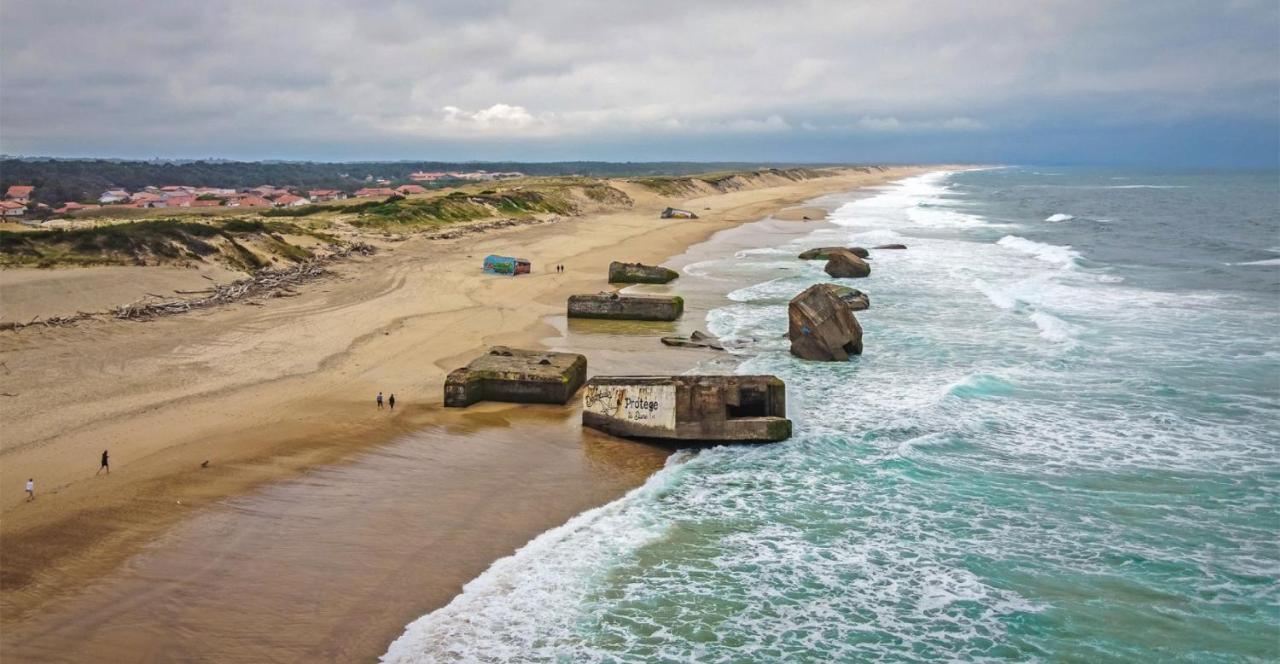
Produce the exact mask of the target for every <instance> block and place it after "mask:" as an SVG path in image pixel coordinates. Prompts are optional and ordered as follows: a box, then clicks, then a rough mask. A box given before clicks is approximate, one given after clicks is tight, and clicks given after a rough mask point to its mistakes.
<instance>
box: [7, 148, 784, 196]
mask: <svg viewBox="0 0 1280 664" xmlns="http://www.w3.org/2000/svg"><path fill="white" fill-rule="evenodd" d="M768 166H778V164H748V163H725V162H721V163H707V162H684V161H669V162H603V161H562V162H543V163H527V162H515V161H506V162H445V161H419V162H404V161H394V162H385V161H383V162H379V161H362V162H284V161H281V162H273V161H182V162H166V161H119V160H111V159H29V158H6V159H3V160H0V191H2V190H4V189H7V188H8V187H9V186H10V185H15V184H21V185H35V187H36V191H35V201H36V202H39V203H46V204H48V205H52V206H57V205H61V204H62V203H65V202H68V201H78V202H94V201H96V200H97V198H98V196H100V195H101V194H102V192H104V191H106V190H108V189H127V190H129V191H136V190H139V189H142V188H143V187H146V186H149V185H154V186H166V185H187V186H193V187H226V188H234V189H244V188H247V187H256V186H259V185H263V184H271V185H276V186H280V187H290V188H296V189H304V190H305V189H338V190H342V191H346V192H348V193H350V192H352V191H355V190H356V189H359V188H360V187H364V186H368V184H369V183H368V182H367V181H366V178H372V179H374V180H377V179H386V180H391V181H393V182H404V181H407V180H408V177H409V174H410V173H413V172H415V171H428V172H430V171H474V170H485V171H490V172H497V171H519V172H521V173H525V174H527V175H583V176H594V177H627V176H643V175H689V174H693V173H704V172H707V171H714V170H748V169H755V168H764V167H768Z"/></svg>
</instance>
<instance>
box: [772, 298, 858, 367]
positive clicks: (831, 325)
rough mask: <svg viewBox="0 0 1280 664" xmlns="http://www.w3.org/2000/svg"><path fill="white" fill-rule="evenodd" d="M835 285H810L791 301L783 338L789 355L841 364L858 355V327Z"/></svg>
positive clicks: (851, 311)
mask: <svg viewBox="0 0 1280 664" xmlns="http://www.w3.org/2000/svg"><path fill="white" fill-rule="evenodd" d="M852 290H853V289H851V288H849V289H845V288H842V287H840V286H837V285H835V284H814V285H812V286H810V287H809V288H807V289H805V291H804V292H803V293H801V294H799V295H797V296H795V297H794V298H792V299H791V304H790V305H789V306H788V307H787V318H788V320H789V325H788V330H787V336H788V337H789V338H790V339H791V354H792V355H795V356H796V357H799V358H802V359H805V360H819V361H823V362H843V361H845V360H848V359H849V356H851V355H861V354H862V326H861V325H858V319H857V318H854V316H853V310H852V309H851V308H850V306H849V303H848V302H846V301H845V299H844V297H842V295H846V294H848V293H847V292H844V291H852Z"/></svg>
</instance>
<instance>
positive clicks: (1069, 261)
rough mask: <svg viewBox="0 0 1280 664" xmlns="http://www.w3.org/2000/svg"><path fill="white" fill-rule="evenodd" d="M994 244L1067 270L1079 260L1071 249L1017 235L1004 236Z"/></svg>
mask: <svg viewBox="0 0 1280 664" xmlns="http://www.w3.org/2000/svg"><path fill="white" fill-rule="evenodd" d="M996 244H998V245H1000V246H1002V247H1005V248H1007V249H1012V250H1014V251H1018V252H1021V253H1024V254H1028V255H1030V256H1034V257H1035V258H1037V259H1039V260H1042V261H1044V262H1046V263H1052V264H1054V265H1057V266H1059V267H1063V268H1069V267H1074V266H1075V265H1076V261H1078V260H1080V253H1079V252H1077V251H1074V250H1072V249H1071V247H1063V246H1058V245H1056V244H1045V243H1043V242H1036V241H1034V240H1028V239H1026V238H1024V237H1019V236H1017V235H1006V236H1004V237H1002V238H1000V240H999V241H997V242H996Z"/></svg>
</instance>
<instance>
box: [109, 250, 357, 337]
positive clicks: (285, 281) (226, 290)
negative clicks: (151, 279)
mask: <svg viewBox="0 0 1280 664" xmlns="http://www.w3.org/2000/svg"><path fill="white" fill-rule="evenodd" d="M374 251H376V250H375V249H374V247H372V246H371V245H368V244H364V243H363V242H355V243H352V244H349V245H347V246H345V247H342V248H341V249H337V250H335V251H334V252H333V253H331V254H329V255H328V256H326V257H324V258H317V259H314V260H310V261H307V262H305V263H299V264H298V265H294V266H293V267H287V268H283V269H279V270H272V269H264V270H258V271H257V272H255V273H254V274H253V276H251V277H249V278H247V279H238V280H236V281H233V282H231V283H229V284H218V285H216V286H214V287H213V288H212V289H210V291H211V292H208V295H206V296H205V297H199V298H194V299H190V300H188V299H173V300H165V299H160V300H159V301H148V300H138V301H137V302H133V303H131V304H123V305H120V306H119V307H117V308H116V311H115V317H116V318H120V319H124V320H148V319H151V318H155V317H157V316H170V315H173V314H180V313H185V312H187V311H191V310H193V309H205V308H208V307H213V306H217V305H220V304H227V303H229V302H236V301H238V300H243V299H245V298H249V297H255V296H258V295H264V296H266V297H293V296H295V295H297V294H298V293H297V292H296V291H294V290H293V286H294V285H296V284H300V283H303V282H306V281H311V280H313V279H317V278H319V277H322V276H324V275H326V274H328V273H329V268H328V264H329V263H331V262H333V261H335V260H338V259H342V258H346V257H348V256H350V255H352V254H359V255H363V256H367V255H369V254H372V253H373V252H374ZM248 304H255V303H253V302H249V303H248Z"/></svg>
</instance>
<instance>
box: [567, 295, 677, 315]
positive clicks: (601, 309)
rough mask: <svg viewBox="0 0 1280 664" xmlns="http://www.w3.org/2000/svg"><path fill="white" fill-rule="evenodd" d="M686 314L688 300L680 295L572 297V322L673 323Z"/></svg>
mask: <svg viewBox="0 0 1280 664" xmlns="http://www.w3.org/2000/svg"><path fill="white" fill-rule="evenodd" d="M683 313H684V298H682V297H680V296H679V295H654V296H643V297H642V296H639V295H619V294H618V293H597V294H595V295H570V296H569V304H568V315H569V318H606V319H609V320H663V321H671V320H675V319H677V318H679V317H680V315H681V314H683Z"/></svg>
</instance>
